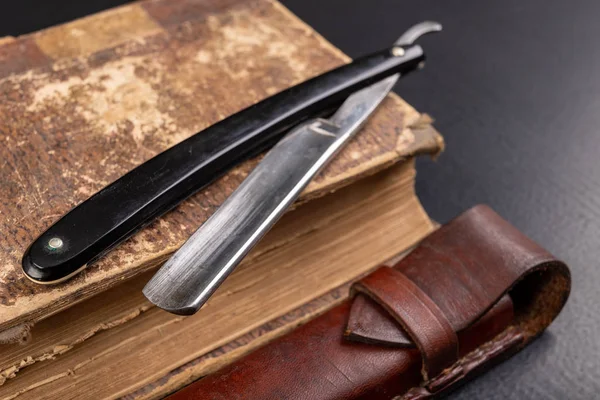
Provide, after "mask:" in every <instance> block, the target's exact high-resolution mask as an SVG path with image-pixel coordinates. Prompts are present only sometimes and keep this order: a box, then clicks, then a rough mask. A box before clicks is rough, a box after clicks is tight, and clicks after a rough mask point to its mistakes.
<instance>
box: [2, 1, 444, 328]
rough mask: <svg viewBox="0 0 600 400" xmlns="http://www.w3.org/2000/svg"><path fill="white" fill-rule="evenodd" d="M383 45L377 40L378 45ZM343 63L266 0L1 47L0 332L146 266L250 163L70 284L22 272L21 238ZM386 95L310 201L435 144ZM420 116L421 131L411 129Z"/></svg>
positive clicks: (89, 22) (58, 30)
mask: <svg viewBox="0 0 600 400" xmlns="http://www.w3.org/2000/svg"><path fill="white" fill-rule="evenodd" d="M382 45H385V44H382ZM347 61H348V58H347V57H346V56H344V55H343V54H342V53H341V52H340V51H338V50H337V49H336V48H335V47H333V46H332V45H330V44H329V43H328V42H326V41H325V40H324V39H323V38H322V37H320V36H319V35H317V34H316V33H315V32H314V31H313V30H312V29H311V28H310V27H308V26H307V25H305V24H304V23H303V22H302V21H300V20H298V19H297V18H296V17H295V16H293V14H291V13H290V12H289V11H287V10H286V9H285V8H284V7H283V6H281V5H280V4H279V3H277V2H276V1H274V0H254V1H241V0H238V1H236V0H212V1H205V0H177V1H167V0H155V1H146V2H141V3H135V4H132V5H129V6H126V7H121V8H118V9H114V10H110V11H108V12H105V13H101V14H97V15H94V16H91V17H87V18H84V19H81V20H77V21H74V22H72V23H68V24H65V25H62V26H58V27H55V28H50V29H47V30H44V31H41V32H38V33H34V34H32V35H28V36H24V37H20V38H16V39H7V40H4V41H3V42H2V44H0V140H1V141H2V146H0V187H1V188H2V190H1V191H0V264H1V265H2V266H3V267H2V269H1V270H0V331H6V330H7V329H10V328H14V327H18V326H20V327H26V326H29V325H30V324H31V323H33V322H35V321H37V320H40V319H43V318H45V317H47V316H49V315H51V314H54V313H56V312H58V311H61V310H63V309H65V308H67V307H70V306H72V305H73V304H75V303H76V302H79V301H82V300H84V299H86V298H89V297H90V296H92V295H94V294H97V293H99V292H102V291H104V290H106V289H108V288H110V287H112V286H114V285H116V284H117V283H119V282H122V281H123V280H125V279H128V278H131V277H133V276H136V275H139V274H140V273H142V272H145V271H148V270H149V269H151V268H153V267H156V266H157V265H159V264H160V263H161V262H162V261H164V260H165V258H166V257H168V256H169V255H170V254H171V253H172V252H173V251H174V250H176V249H177V248H178V246H180V245H181V244H182V243H183V241H184V240H185V239H186V238H187V237H188V236H189V235H190V234H191V233H192V232H193V231H194V230H195V229H196V228H197V227H198V226H199V225H200V224H201V223H202V222H203V221H204V220H205V219H206V218H207V217H208V216H209V215H210V214H211V213H212V212H213V211H214V210H215V209H216V208H217V207H218V206H219V204H221V202H222V201H223V200H224V199H225V198H226V197H227V196H228V195H229V194H230V193H231V192H232V191H233V190H234V189H235V188H236V187H237V185H238V184H239V183H240V182H241V180H242V179H243V178H244V177H245V175H246V174H247V173H248V171H249V170H250V169H251V168H252V166H253V165H255V163H256V162H257V160H254V161H250V162H248V163H246V164H244V165H242V166H240V167H239V168H237V169H235V170H233V171H231V172H230V173H229V174H227V175H226V176H224V177H223V178H222V179H220V180H219V181H217V182H216V183H215V184H213V185H212V186H210V187H209V188H208V189H206V190H204V191H202V192H201V193H199V194H197V195H195V196H193V197H192V198H190V199H189V200H187V201H186V202H184V203H183V204H182V205H181V206H180V207H178V208H177V209H176V210H174V211H173V212H170V213H169V214H167V215H166V216H164V217H162V218H160V219H159V220H158V221H156V222H155V223H153V224H152V225H150V226H149V227H147V228H146V229H144V230H143V231H141V232H139V233H138V234H136V235H135V236H134V237H132V238H131V239H130V240H128V241H127V242H126V243H124V244H123V245H121V246H119V247H118V248H116V249H115V250H114V251H112V252H111V253H110V254H108V255H107V256H106V257H104V258H103V259H101V260H100V261H98V262H96V263H95V264H93V265H92V266H90V267H88V268H87V269H86V270H85V271H84V272H83V273H81V274H80V275H78V276H77V277H76V278H74V279H72V280H70V281H68V282H66V283H64V284H61V285H59V286H41V285H36V284H34V283H32V282H30V281H29V280H27V279H26V278H25V277H24V276H23V274H22V273H21V267H20V258H21V255H22V254H23V252H24V250H25V249H26V247H27V246H28V244H29V243H30V242H31V241H32V240H33V239H34V238H35V237H36V236H37V235H39V234H40V233H41V232H43V231H44V230H45V229H46V228H47V227H48V226H49V225H51V224H52V223H53V222H54V221H55V220H56V219H58V218H59V217H60V216H61V215H62V214H64V213H65V212H67V211H68V210H69V209H70V208H71V207H73V206H75V205H76V204H78V203H79V202H81V201H83V200H85V199H86V198H87V197H88V196H90V195H91V194H93V193H94V192H96V191H97V190H99V189H101V188H102V187H103V186H105V185H106V184H108V183H110V182H111V181H113V180H115V179H117V178H118V177H119V176H121V175H122V174H123V173H125V172H127V171H128V170H130V169H132V168H134V167H135V166H137V165H139V164H140V163H142V162H144V161H145V160H147V159H149V158H150V157H152V156H154V155H155V154H157V153H158V152H160V151H162V150H164V149H166V148H168V147H170V146H172V145H174V144H175V143H177V142H179V141H181V140H183V139H185V138H187V137H189V136H190V135H192V134H194V133H195V132H197V131H199V130H201V129H203V128H205V127H207V126H209V125H211V124H213V123H215V122H216V121H218V120H220V119H222V118H224V117H226V116H228V115H230V114H232V113H235V112H236V111H238V110H240V109H242V108H244V107H247V106H249V105H251V104H253V103H255V102H257V101H259V100H261V99H262V98H264V97H266V96H269V95H271V94H273V93H275V92H277V91H280V90H282V89H284V88H286V87H289V86H291V85H294V84H296V83H299V82H301V81H303V80H305V79H307V78H310V77H312V76H315V75H317V74H320V73H322V72H324V71H326V70H329V69H331V68H334V67H336V66H338V65H340V64H342V63H344V62H347ZM419 121H420V115H419V113H418V112H416V111H415V110H414V109H413V108H412V107H410V106H409V105H408V104H406V103H405V102H404V101H402V100H401V99H400V98H399V97H397V96H395V95H391V96H389V98H388V99H387V100H386V101H385V102H384V104H383V106H382V107H381V108H380V110H379V111H378V113H377V115H376V116H375V117H374V118H372V120H371V121H370V122H369V124H368V125H367V126H366V128H365V129H364V130H363V132H362V133H361V134H360V135H358V136H357V137H356V139H355V140H354V141H353V142H352V143H351V144H350V145H349V146H348V147H347V148H346V149H345V150H344V151H343V152H342V154H341V155H340V156H339V157H337V159H336V160H335V161H334V162H333V163H332V164H331V165H330V167H329V168H328V169H327V170H326V171H324V172H323V174H321V176H319V177H318V178H317V179H316V180H315V181H314V182H313V183H312V184H311V185H310V187H309V188H308V189H307V190H306V192H305V193H304V195H303V197H302V199H301V201H306V200H308V199H310V198H314V197H317V196H321V195H323V194H325V193H328V192H330V191H332V190H336V189H338V188H340V187H342V186H344V185H347V184H349V183H350V182H353V181H355V180H357V179H359V178H360V177H363V176H365V175H370V174H373V173H375V172H376V171H378V170H381V169H383V168H385V167H387V166H389V165H391V164H393V163H395V162H397V161H399V160H402V159H405V158H406V157H408V156H411V155H413V154H415V153H419V152H436V151H438V150H439V148H440V146H441V139H440V138H439V136H438V135H437V134H436V133H435V131H433V130H432V129H430V127H429V126H428V124H427V123H424V124H423V123H420V124H419ZM415 124H418V125H419V128H420V130H419V131H418V133H416V132H417V131H415V130H414V129H412V128H411V126H413V125H415Z"/></svg>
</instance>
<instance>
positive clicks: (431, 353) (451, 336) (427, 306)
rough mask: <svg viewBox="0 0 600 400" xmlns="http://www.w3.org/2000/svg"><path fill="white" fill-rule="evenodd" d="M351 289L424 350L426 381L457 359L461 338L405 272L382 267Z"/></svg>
mask: <svg viewBox="0 0 600 400" xmlns="http://www.w3.org/2000/svg"><path fill="white" fill-rule="evenodd" d="M352 292H353V294H355V293H358V292H360V293H364V294H365V295H367V296H369V297H370V298H371V299H373V300H374V301H375V302H376V303H377V304H379V305H380V306H382V307H383V308H384V309H386V310H387V311H388V312H389V313H391V315H392V316H393V317H394V319H395V320H396V321H397V322H398V323H399V324H400V325H401V326H402V328H404V330H405V332H406V333H408V335H409V336H410V338H411V339H412V340H413V342H414V343H415V344H416V346H417V347H418V349H419V350H420V352H421V357H422V358H423V366H422V369H421V373H422V374H423V377H424V379H425V380H428V379H429V378H428V377H429V376H436V375H438V374H440V373H441V372H442V371H443V370H444V368H447V367H449V366H451V365H452V364H454V363H455V362H456V361H457V360H458V337H457V336H456V333H455V332H454V330H453V329H452V326H451V325H450V323H449V322H448V319H447V318H446V317H445V316H444V313H443V312H442V310H440V308H439V307H438V306H437V305H436V304H435V303H434V302H433V300H431V298H430V297H429V296H428V295H427V294H426V293H425V292H423V291H422V290H421V289H420V288H419V287H418V286H417V285H415V284H414V283H413V282H411V281H410V280H409V279H408V278H407V277H406V275H404V274H403V273H402V272H400V271H397V270H395V269H392V268H390V267H381V268H379V269H378V270H376V271H375V272H372V273H371V274H369V275H368V276H367V277H365V278H363V279H361V280H360V281H359V282H357V283H355V284H354V285H353V287H352Z"/></svg>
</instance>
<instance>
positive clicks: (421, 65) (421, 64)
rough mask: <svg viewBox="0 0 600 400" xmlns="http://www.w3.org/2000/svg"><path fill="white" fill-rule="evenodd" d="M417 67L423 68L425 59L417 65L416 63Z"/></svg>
mask: <svg viewBox="0 0 600 400" xmlns="http://www.w3.org/2000/svg"><path fill="white" fill-rule="evenodd" d="M417 67H418V68H419V69H423V68H425V61H421V62H420V63H419V65H417Z"/></svg>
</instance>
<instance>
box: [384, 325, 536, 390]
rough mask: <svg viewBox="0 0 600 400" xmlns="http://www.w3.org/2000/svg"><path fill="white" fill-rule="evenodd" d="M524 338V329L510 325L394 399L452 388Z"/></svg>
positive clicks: (519, 343)
mask: <svg viewBox="0 0 600 400" xmlns="http://www.w3.org/2000/svg"><path fill="white" fill-rule="evenodd" d="M524 340H525V336H524V334H523V332H522V330H521V329H519V328H517V327H515V326H510V327H508V328H507V329H506V330H504V332H502V333H500V334H499V335H498V336H496V337H495V338H494V339H493V340H491V341H489V342H486V343H484V344H483V345H481V346H480V347H478V348H476V349H475V350H473V351H471V352H470V353H468V354H466V355H465V356H464V357H463V358H461V359H460V360H458V361H457V362H456V363H455V364H454V365H452V366H450V367H448V368H446V369H445V370H444V371H443V372H442V373H441V374H439V375H438V376H436V377H434V378H432V379H430V380H428V381H425V382H423V383H422V384H421V385H420V386H415V387H413V388H411V389H409V390H408V391H407V392H406V393H404V394H403V395H400V396H396V397H394V398H393V400H422V399H428V398H431V397H433V396H435V395H437V394H439V393H440V392H441V391H443V390H445V389H448V388H450V387H451V386H452V385H453V384H455V383H456V382H458V381H460V380H462V379H463V378H464V377H465V376H466V375H468V374H469V373H470V372H472V371H473V370H475V369H477V368H478V367H481V366H483V365H484V364H485V363H486V362H488V361H491V360H493V359H494V358H495V357H497V356H498V355H500V354H502V353H504V352H506V351H508V350H509V349H511V348H514V347H515V346H518V345H521V344H522V343H523V342H524Z"/></svg>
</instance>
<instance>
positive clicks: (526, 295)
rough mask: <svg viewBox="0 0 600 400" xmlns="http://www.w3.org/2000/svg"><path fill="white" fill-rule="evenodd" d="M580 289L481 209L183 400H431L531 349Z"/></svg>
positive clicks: (560, 267)
mask: <svg viewBox="0 0 600 400" xmlns="http://www.w3.org/2000/svg"><path fill="white" fill-rule="evenodd" d="M381 271H383V272H381ZM393 271H396V272H398V273H396V272H393ZM407 282H410V283H407ZM569 291H570V274H569V270H568V268H567V267H566V266H565V265H564V264H563V263H562V262H560V261H557V260H555V259H554V258H553V257H552V256H551V255H550V254H549V253H548V252H546V251H545V250H543V249H542V248H540V247H539V246H538V245H537V244H535V243H533V242H532V241H531V240H530V239H528V238H527V237H525V236H524V235H522V234H521V233H520V232H518V231H517V230H516V229H515V228H514V227H512V226H511V225H510V224H509V223H507V222H506V221H504V220H503V219H502V218H500V217H499V216H498V215H497V214H495V213H494V212H493V211H492V210H491V209H489V208H488V207H486V206H477V207H475V208H473V209H471V210H469V211H468V212H466V213H464V214H463V215H461V216H459V217H458V218H456V219H455V220H453V221H452V222H450V223H449V224H447V225H446V226H443V227H442V228H440V229H438V230H437V231H436V232H434V233H433V234H431V235H430V236H429V237H427V238H426V239H425V240H424V241H423V242H422V243H421V244H420V245H419V246H418V247H417V248H416V249H415V250H414V251H413V252H411V254H409V255H408V256H407V257H406V258H404V259H403V260H402V261H400V262H399V263H398V264H397V265H396V266H394V268H393V270H392V269H390V268H389V267H383V268H380V269H379V270H377V271H376V272H374V273H372V274H370V275H369V276H367V277H366V278H364V279H362V280H361V281H359V282H358V283H356V284H355V285H354V286H353V289H352V293H353V296H352V297H351V299H349V300H348V301H346V302H344V303H343V304H341V305H340V306H338V307H335V308H334V309H332V310H330V311H329V312H327V313H325V314H324V315H322V316H320V317H318V318H316V319H314V320H313V321H311V322H309V323H307V324H306V325H304V326H301V327H299V328H297V329H296V330H294V331H293V332H291V333H289V334H288V335H285V336H283V337H282V338H280V339H278V340H276V341H274V342H272V343H270V344H269V345H267V346H265V347H263V348H262V349H259V350H257V351H255V352H254V353H252V354H250V355H248V356H246V357H244V358H243V359H241V360H239V361H237V362H235V363H233V364H232V365H230V366H228V367H226V368H224V369H223V370H221V371H219V372H217V373H216V374H213V375H211V376H208V377H206V378H204V379H201V380H200V381H198V382H196V383H194V384H192V385H190V386H188V387H187V388H185V389H184V390H182V391H180V392H178V393H177V394H175V395H174V396H173V397H172V398H173V399H391V398H395V397H398V396H399V397H398V398H405V399H426V398H431V397H434V396H437V395H440V394H443V393H446V392H447V391H449V390H451V389H453V388H454V387H456V386H457V385H458V384H460V383H462V382H464V381H466V380H468V379H471V378H473V377H475V376H477V375H478V374H480V373H481V372H483V371H485V370H486V369H488V368H489V367H491V366H492V365H494V364H495V363H497V362H500V361H502V360H503V359H505V358H506V357H508V356H510V355H512V354H514V353H515V352H516V351H518V350H519V349H521V348H522V347H523V346H524V345H525V344H527V343H528V342H530V341H531V340H532V339H533V338H535V337H536V336H537V335H539V334H540V333H541V332H542V331H543V330H544V329H545V328H546V327H547V326H548V325H549V324H550V322H551V321H552V320H553V319H554V318H555V317H556V315H557V314H558V313H559V312H560V310H561V309H562V307H563V305H564V303H565V301H566V299H567V297H568V294H569ZM400 292H402V293H400ZM419 302H421V303H422V304H419ZM422 324H425V325H426V326H422ZM448 327H450V329H451V331H452V332H453V333H454V334H455V337H456V340H455V339H453V338H452V335H451V334H449V333H448V332H447V330H448ZM415 342H416V345H415ZM456 343H458V356H452V357H451V356H449V355H447V354H451V353H453V352H454V350H455V346H456ZM457 358H458V359H457ZM423 361H424V362H423ZM422 369H427V371H428V372H429V374H427V375H426V376H424V374H422V371H421V370H422Z"/></svg>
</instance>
